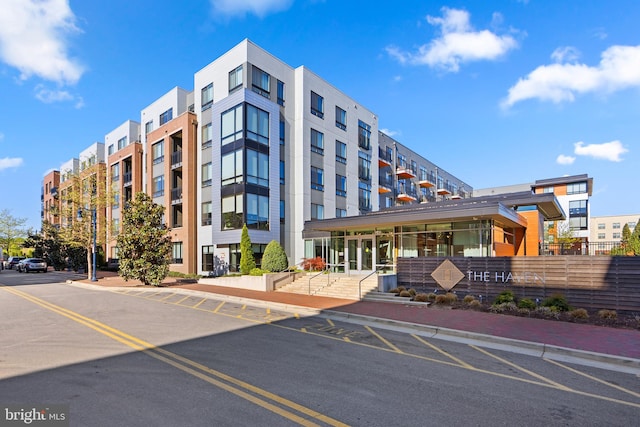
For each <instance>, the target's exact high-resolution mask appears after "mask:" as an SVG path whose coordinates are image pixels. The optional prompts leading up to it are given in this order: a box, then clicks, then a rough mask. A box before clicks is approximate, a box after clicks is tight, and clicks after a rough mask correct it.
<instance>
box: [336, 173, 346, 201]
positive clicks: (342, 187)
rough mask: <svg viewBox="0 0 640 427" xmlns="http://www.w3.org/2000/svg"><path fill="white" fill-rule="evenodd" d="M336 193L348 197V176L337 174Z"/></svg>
mask: <svg viewBox="0 0 640 427" xmlns="http://www.w3.org/2000/svg"><path fill="white" fill-rule="evenodd" d="M336 195H337V196H342V197H347V177H346V176H342V175H337V174H336Z"/></svg>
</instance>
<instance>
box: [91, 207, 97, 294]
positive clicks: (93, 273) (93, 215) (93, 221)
mask: <svg viewBox="0 0 640 427" xmlns="http://www.w3.org/2000/svg"><path fill="white" fill-rule="evenodd" d="M96 223H97V220H96V208H93V209H92V210H91V226H92V228H93V248H92V249H91V252H92V255H93V259H92V263H93V265H92V268H91V281H92V282H97V281H98V279H97V278H96V252H97V251H98V248H97V242H96V240H97V230H96V228H97V224H96Z"/></svg>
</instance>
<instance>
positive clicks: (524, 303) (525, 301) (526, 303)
mask: <svg viewBox="0 0 640 427" xmlns="http://www.w3.org/2000/svg"><path fill="white" fill-rule="evenodd" d="M518 308H526V309H527V310H535V309H536V303H535V301H533V300H532V299H531V298H522V299H521V300H520V301H518Z"/></svg>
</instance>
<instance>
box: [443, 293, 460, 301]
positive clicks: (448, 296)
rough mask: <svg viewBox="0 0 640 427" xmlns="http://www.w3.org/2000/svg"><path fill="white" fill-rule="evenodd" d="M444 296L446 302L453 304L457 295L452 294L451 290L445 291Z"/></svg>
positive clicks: (456, 299)
mask: <svg viewBox="0 0 640 427" xmlns="http://www.w3.org/2000/svg"><path fill="white" fill-rule="evenodd" d="M444 297H445V300H446V301H447V304H453V303H454V302H456V301H458V295H456V294H454V293H453V292H447V293H446V294H444Z"/></svg>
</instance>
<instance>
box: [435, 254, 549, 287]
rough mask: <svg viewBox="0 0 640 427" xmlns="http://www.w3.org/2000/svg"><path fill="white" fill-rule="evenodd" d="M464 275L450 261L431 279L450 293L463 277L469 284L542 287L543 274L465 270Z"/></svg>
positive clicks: (441, 266) (543, 282)
mask: <svg viewBox="0 0 640 427" xmlns="http://www.w3.org/2000/svg"><path fill="white" fill-rule="evenodd" d="M466 273H467V274H464V273H463V272H462V271H460V269H459V268H458V267H456V265H455V264H454V263H453V262H451V261H450V260H448V259H447V260H444V261H443V262H442V263H441V264H440V265H439V266H438V267H437V268H436V269H435V270H433V272H432V273H431V277H433V280H435V281H436V283H437V284H438V285H440V286H441V287H442V288H443V289H444V290H446V291H450V290H451V289H453V288H454V287H455V286H456V285H457V284H458V283H460V281H461V280H462V279H464V278H465V277H466V278H467V280H468V281H469V282H484V283H497V284H502V285H505V284H519V285H544V284H545V283H546V276H545V274H544V273H542V274H540V273H536V272H533V271H478V270H467V272H466Z"/></svg>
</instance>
